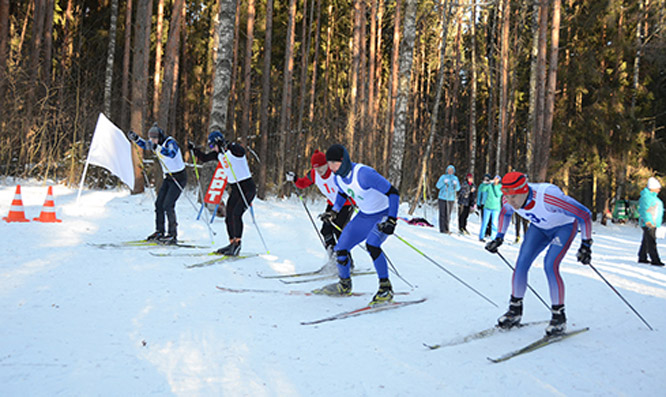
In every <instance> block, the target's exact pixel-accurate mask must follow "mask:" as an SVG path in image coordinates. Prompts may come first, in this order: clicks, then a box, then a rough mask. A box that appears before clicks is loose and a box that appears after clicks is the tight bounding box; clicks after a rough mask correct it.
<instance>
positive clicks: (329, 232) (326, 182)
mask: <svg viewBox="0 0 666 397" xmlns="http://www.w3.org/2000/svg"><path fill="white" fill-rule="evenodd" d="M310 163H311V164H312V169H311V170H310V171H309V172H308V174H307V175H306V176H305V177H303V178H298V179H296V181H294V179H295V177H296V176H295V174H294V173H293V172H288V173H287V181H290V182H294V185H295V186H296V187H297V188H299V189H305V188H307V187H308V186H312V185H313V184H314V185H316V186H317V188H319V191H320V192H321V193H322V194H323V195H324V197H326V199H327V202H328V203H327V205H326V210H325V212H326V211H330V210H331V209H332V208H333V202H334V201H335V198H336V197H337V195H338V187H337V185H336V184H335V180H334V179H335V174H334V173H333V172H332V171H331V170H330V169H329V168H328V163H326V155H325V154H324V153H322V152H320V151H319V150H315V152H314V154H312V158H311V159H310ZM353 209H354V207H353V206H352V205H351V203H350V202H349V200H347V201H345V204H344V205H343V206H342V208H341V209H340V212H338V215H337V217H336V218H335V219H334V220H333V223H334V224H335V225H337V226H338V227H337V228H336V227H335V226H333V225H332V224H331V223H330V222H322V227H321V235H322V236H324V244H325V245H326V251H328V255H329V258H330V259H329V261H328V263H327V264H326V265H325V266H324V268H328V267H333V266H334V265H335V263H336V261H337V258H336V256H335V251H334V248H335V243H336V240H337V239H339V238H340V233H341V231H342V229H344V227H345V225H346V224H347V222H349V219H350V218H351V215H352V213H353ZM329 264H330V266H329Z"/></svg>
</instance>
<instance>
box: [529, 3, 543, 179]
mask: <svg viewBox="0 0 666 397" xmlns="http://www.w3.org/2000/svg"><path fill="white" fill-rule="evenodd" d="M533 1H534V3H533V5H532V24H531V27H532V29H531V31H532V46H531V49H530V86H529V109H528V114H527V125H528V128H529V133H528V136H527V139H526V142H527V148H526V149H527V150H526V153H525V155H526V156H525V157H526V163H527V174H528V175H531V176H534V172H533V170H534V155H535V154H536V153H535V144H536V142H535V138H536V137H535V125H536V113H537V105H536V104H537V100H536V98H537V58H538V55H539V10H540V9H541V5H540V1H541V0H533Z"/></svg>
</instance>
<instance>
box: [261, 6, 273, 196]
mask: <svg viewBox="0 0 666 397" xmlns="http://www.w3.org/2000/svg"><path fill="white" fill-rule="evenodd" d="M272 49H273V0H266V32H265V38H264V65H263V67H262V71H261V110H260V118H261V126H260V128H261V132H260V134H261V148H260V149H259V156H260V158H261V160H262V161H261V165H260V166H259V190H258V196H259V198H261V199H264V198H265V197H266V171H267V169H266V162H267V161H268V158H267V157H268V156H267V154H268V105H269V104H270V100H271V51H272Z"/></svg>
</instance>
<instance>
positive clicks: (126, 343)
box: [0, 180, 666, 396]
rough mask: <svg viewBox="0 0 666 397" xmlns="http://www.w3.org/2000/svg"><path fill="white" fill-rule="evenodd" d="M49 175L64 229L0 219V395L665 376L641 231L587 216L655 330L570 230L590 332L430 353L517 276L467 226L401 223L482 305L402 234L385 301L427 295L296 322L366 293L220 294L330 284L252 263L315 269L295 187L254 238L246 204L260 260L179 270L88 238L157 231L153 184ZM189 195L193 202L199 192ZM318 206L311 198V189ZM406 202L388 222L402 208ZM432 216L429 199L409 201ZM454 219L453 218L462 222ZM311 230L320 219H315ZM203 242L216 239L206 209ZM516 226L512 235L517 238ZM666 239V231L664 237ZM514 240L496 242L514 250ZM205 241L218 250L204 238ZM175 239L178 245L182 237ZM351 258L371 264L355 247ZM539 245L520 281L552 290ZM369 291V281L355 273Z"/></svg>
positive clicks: (498, 338) (654, 274)
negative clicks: (77, 182) (81, 181)
mask: <svg viewBox="0 0 666 397" xmlns="http://www.w3.org/2000/svg"><path fill="white" fill-rule="evenodd" d="M16 183H17V182H16V181H14V180H4V183H3V184H2V185H0V214H2V216H6V215H7V213H8V211H9V207H10V204H11V201H12V199H13V198H14V192H15V185H16ZM20 184H21V187H22V199H23V204H24V209H25V212H26V217H28V218H30V219H32V218H34V217H37V216H39V212H40V211H41V207H42V204H43V202H44V199H45V197H46V185H45V184H44V183H41V182H38V181H34V180H27V181H25V180H24V181H20ZM76 194H77V191H76V190H75V189H71V188H67V187H65V186H62V185H55V186H54V196H55V205H56V214H57V217H58V218H59V219H62V221H63V222H62V223H57V224H48V223H39V222H30V223H24V224H18V223H6V222H4V221H3V222H0V230H1V231H2V236H3V238H2V239H1V240H0V248H1V250H0V252H1V253H2V254H1V256H0V310H1V311H2V324H1V326H0V395H2V396H24V395H25V396H27V395H29V396H78V395H82V396H83V395H85V396H89V395H99V396H119V395H160V396H161V395H176V396H210V395H221V396H312V395H324V396H325V395H348V396H408V395H412V396H428V395H429V396H433V395H436V396H439V395H442V396H444V395H447V396H448V395H451V396H454V395H494V396H515V395H530V396H533V395H557V396H561V395H566V396H573V395H576V396H579V395H586V396H587V395H590V396H629V395H630V396H657V395H664V390H666V377H665V376H664V375H663V371H664V365H665V364H666V359H665V358H666V343H664V340H665V337H666V335H665V334H664V331H663V330H664V329H666V316H664V313H665V310H664V307H665V304H666V269H664V268H655V267H650V266H649V265H642V264H640V265H639V264H637V263H636V259H637V256H636V252H637V251H638V247H639V245H640V239H641V231H640V229H638V228H637V227H635V226H632V225H614V224H611V225H608V226H606V227H604V226H601V225H599V224H598V223H595V224H594V225H593V230H594V236H593V238H594V245H593V247H592V252H593V257H592V258H593V264H594V265H595V266H596V267H597V269H599V271H600V272H601V273H602V274H603V275H604V276H605V277H606V278H607V279H608V280H609V281H610V282H611V283H613V285H614V286H615V287H616V288H617V289H618V290H619V291H620V293H622V294H623V296H624V297H625V298H626V299H627V300H628V301H629V302H630V303H631V304H632V305H633V306H634V307H635V308H636V309H637V310H638V311H639V312H640V313H641V315H642V316H643V317H644V318H645V319H646V320H647V321H648V322H649V323H650V324H651V325H652V326H653V327H654V328H655V331H649V330H648V329H647V327H646V326H645V325H644V324H643V323H642V322H641V321H640V320H639V319H638V317H636V316H635V314H634V313H633V312H632V311H631V310H630V309H629V308H628V307H627V306H626V305H624V303H623V302H622V301H621V300H620V299H619V298H618V297H617V296H616V295H615V294H614V293H613V292H612V291H611V290H610V288H608V286H607V285H606V284H605V283H604V282H603V281H602V280H601V279H599V278H598V276H597V275H596V274H595V273H594V272H593V271H592V270H591V269H588V268H586V267H585V266H583V265H580V264H578V263H577V262H576V261H575V252H576V250H577V248H578V246H579V244H580V240H579V237H577V240H576V241H575V242H574V243H573V245H572V248H571V249H570V251H569V253H568V254H567V256H566V258H565V259H564V261H563V263H562V268H561V270H562V275H563V278H564V280H565V284H566V305H567V306H566V308H567V317H568V321H569V323H568V324H569V327H570V328H571V329H573V328H579V327H590V331H589V332H586V333H585V334H582V335H580V336H576V337H573V338H571V339H567V340H566V341H562V342H559V343H556V344H553V345H551V346H548V347H545V348H543V349H540V350H538V351H535V352H532V353H528V354H526V355H523V356H520V357H516V358H514V359H512V360H510V361H507V362H504V363H500V364H492V363H489V362H488V360H487V359H486V357H487V356H491V357H498V356H500V355H502V354H504V353H506V352H508V351H511V350H514V349H516V348H519V347H521V346H523V345H525V344H527V343H529V342H531V341H533V340H536V339H537V338H539V337H540V336H542V334H543V327H540V326H536V327H526V328H524V329H520V330H517V331H516V332H507V333H500V334H497V335H494V336H492V337H489V338H485V339H480V340H475V341H471V342H468V343H464V344H460V345H456V346H448V347H444V348H441V349H438V350H435V351H429V350H428V349H427V348H424V347H423V345H422V343H424V342H425V343H430V344H435V343H443V342H446V341H451V340H455V339H457V338H462V337H464V336H465V335H468V334H470V333H473V332H476V331H480V330H482V329H485V328H488V327H489V326H492V324H494V323H495V321H496V319H497V317H498V316H500V315H501V314H502V313H503V312H504V311H505V309H506V306H507V302H508V299H509V295H510V293H511V286H510V279H511V271H510V270H509V268H508V267H507V266H506V264H504V263H503V262H502V261H501V259H500V258H499V257H496V256H494V255H492V254H490V253H488V252H487V251H485V250H484V249H483V244H482V243H480V242H479V241H478V240H477V238H476V236H477V235H478V230H479V229H478V228H479V220H478V217H477V216H476V215H474V214H472V215H470V218H469V227H468V228H469V229H470V232H471V236H460V235H456V234H453V235H443V234H440V233H438V232H437V230H438V228H437V227H435V228H423V227H418V226H409V225H407V224H406V223H404V222H399V223H398V227H397V229H396V232H397V233H398V234H399V235H400V236H401V237H403V238H405V239H406V240H407V241H409V242H410V243H411V244H413V245H414V246H416V247H417V248H418V249H420V250H422V251H423V252H425V253H426V254H427V255H428V256H430V257H431V258H432V259H434V260H435V261H437V262H438V263H439V264H441V265H442V266H444V267H446V268H447V270H449V271H450V272H452V273H454V274H455V275H456V276H458V277H460V278H461V279H463V280H464V281H465V282H467V283H468V284H470V285H471V286H472V287H474V288H475V289H477V290H479V291H480V292H481V293H483V294H484V295H486V296H488V297H489V298H490V299H491V300H493V301H494V302H495V303H496V304H497V305H498V306H499V308H495V307H493V306H492V305H490V304H489V303H488V302H486V301H484V300H483V299H481V298H480V297H479V296H478V295H476V294H475V293H473V292H472V291H470V290H468V289H467V288H466V287H464V286H463V285H462V284H460V283H458V282H457V281H456V280H454V279H453V278H452V277H450V276H449V275H447V274H446V273H445V272H443V271H441V270H440V269H438V268H437V267H436V266H434V265H433V264H432V263H430V262H428V261H427V260H426V259H425V258H423V257H422V256H421V255H420V254H418V253H417V252H416V251H414V250H412V249H411V248H409V247H408V246H406V245H405V244H404V243H402V242H401V241H400V240H398V239H397V238H394V237H391V238H389V239H388V240H387V242H386V243H385V244H384V246H383V247H384V249H385V252H386V253H387V255H388V256H389V258H390V259H391V260H392V261H393V263H394V264H395V265H396V267H397V268H398V270H399V272H400V273H401V275H402V276H403V277H405V278H406V279H407V280H408V281H409V282H410V283H412V284H414V285H415V286H416V288H415V289H414V290H410V288H409V287H408V286H407V285H406V284H405V283H403V282H402V281H400V279H398V278H397V277H395V276H394V275H391V280H392V283H393V286H394V289H395V290H397V291H409V292H410V294H409V295H407V296H404V297H403V296H398V297H397V298H396V299H397V300H399V299H404V300H412V299H419V298H424V297H425V298H428V301H427V302H425V303H423V304H420V305H413V306H407V307H404V308H400V309H397V310H389V311H386V312H380V313H376V314H369V315H367V316H360V317H354V318H349V319H345V320H339V321H334V322H329V323H323V324H319V325H315V326H303V325H300V322H301V321H309V320H316V319H319V318H323V317H327V316H330V315H333V314H336V313H339V312H343V311H347V310H353V309H356V308H359V307H362V306H363V305H365V304H367V302H368V300H369V299H370V296H371V295H369V296H364V297H349V298H338V299H334V298H329V297H322V296H288V295H276V294H253V293H243V294H234V293H225V292H221V291H218V290H217V289H216V288H215V285H223V286H226V287H230V288H252V289H273V290H274V289H283V290H286V291H288V290H296V289H298V290H304V291H309V290H311V289H313V288H316V287H319V286H321V285H323V284H325V283H326V282H327V281H326V280H325V281H320V282H315V283H305V284H294V285H283V284H282V283H280V282H279V280H276V279H262V278H260V277H258V276H257V272H260V273H262V274H265V275H268V274H279V273H282V274H286V273H291V272H303V271H309V270H314V269H318V268H319V267H321V266H322V265H323V264H324V263H325V261H326V253H325V251H324V249H323V248H321V243H320V241H319V239H318V238H317V236H316V235H315V232H314V228H313V226H312V224H311V223H310V220H309V218H308V217H307V214H306V213H305V211H304V209H303V207H302V204H301V202H300V201H299V200H298V198H296V197H292V198H289V199H285V200H278V199H275V198H271V199H268V200H266V201H260V200H255V202H254V211H255V216H256V220H257V222H258V224H259V227H260V229H261V232H262V234H263V235H264V238H265V239H266V243H267V245H268V247H269V249H270V254H268V255H267V254H265V250H264V248H263V245H262V243H261V240H260V238H259V235H258V233H257V230H256V226H255V225H254V224H253V222H252V217H251V216H250V215H249V213H246V215H245V217H244V221H245V231H244V235H243V252H245V253H264V254H263V255H261V256H258V257H252V258H247V259H243V260H239V261H234V262H228V263H220V264H216V265H213V266H209V267H205V268H196V269H186V268H185V266H186V265H188V264H192V263H196V262H197V261H199V260H201V258H196V257H176V256H173V257H156V256H153V255H150V254H149V252H148V251H150V250H152V251H160V250H168V249H170V248H163V247H152V248H130V249H99V248H96V247H93V246H91V245H89V244H88V243H106V242H120V241H124V240H136V239H141V238H144V237H145V236H147V235H148V234H150V233H151V232H152V231H153V225H154V208H153V203H152V198H151V196H150V194H149V193H144V194H142V195H136V196H131V195H129V193H128V192H127V191H126V190H124V189H117V190H106V191H89V190H86V191H84V192H83V194H82V196H81V200H80V202H79V203H78V204H77V203H76ZM187 194H189V195H190V197H192V198H193V200H194V197H195V196H194V193H193V192H191V191H190V192H188V193H187ZM306 203H307V205H308V208H309V210H310V212H311V213H312V214H318V213H320V212H322V211H323V209H324V207H325V203H324V201H323V199H321V200H319V199H317V200H311V199H310V200H307V201H306ZM407 209H408V205H407V204H406V203H403V204H402V205H401V208H400V216H409V215H408V214H407ZM424 211H425V214H426V215H427V216H426V218H427V219H428V220H430V221H431V222H436V220H437V216H436V210H435V208H434V207H432V206H431V207H426V208H425V210H424V209H423V208H420V209H418V210H417V212H416V213H415V214H414V216H419V217H421V216H423V215H424ZM177 213H178V221H179V233H180V235H179V238H180V239H182V240H187V241H188V243H192V244H203V245H209V244H210V243H211V242H210V239H209V235H208V230H207V228H206V226H205V225H204V224H203V223H202V222H201V221H196V219H195V217H196V212H195V211H194V209H193V208H192V206H191V204H190V203H189V202H188V200H186V199H184V198H181V199H180V200H179V201H178V203H177ZM456 219H457V217H456V216H454V217H453V221H452V230H457V225H456ZM317 227H319V224H317ZM213 229H214V230H215V231H216V232H217V236H215V245H214V247H216V248H217V247H219V246H222V245H226V243H227V242H226V228H225V225H224V221H223V220H222V219H219V218H218V219H216V220H215V223H214V224H213ZM514 231H515V228H514V225H512V226H511V227H510V228H509V231H508V233H507V238H506V240H507V241H513V240H514V239H515V235H514ZM658 244H659V246H660V248H661V251H662V252H663V253H664V255H666V251H664V241H663V240H660V241H659V242H658ZM518 248H519V245H517V244H514V245H512V244H504V245H503V246H502V247H501V248H500V251H501V252H502V254H503V255H504V257H505V258H507V259H508V260H509V261H510V262H512V265H513V261H515V258H516V256H517V254H518ZM211 249H212V248H211ZM179 250H180V249H179ZM352 255H353V256H354V260H355V261H356V266H357V267H358V268H371V267H372V263H371V261H370V258H369V256H368V254H367V253H366V252H364V251H363V250H362V249H361V248H360V247H357V248H355V249H354V250H353V251H352ZM542 261H543V254H542V255H541V256H540V257H539V258H538V259H537V260H536V261H535V263H534V265H533V269H532V270H531V271H530V274H529V275H530V278H529V281H530V285H531V286H532V287H533V288H535V289H536V290H537V291H538V292H539V294H540V295H541V296H542V297H544V299H546V301H548V300H549V294H548V289H547V283H546V278H545V275H544V272H543V265H542ZM353 283H354V286H353V289H354V291H358V292H369V293H372V292H374V291H376V289H377V279H376V277H375V276H372V275H370V276H361V277H356V278H354V279H353ZM549 317H550V313H549V312H548V310H547V309H546V308H545V307H544V306H543V305H542V304H541V302H539V301H538V300H537V299H536V298H535V297H534V296H533V295H532V294H531V292H530V291H529V290H528V292H527V295H526V297H525V312H524V321H538V320H546V319H548V318H549Z"/></svg>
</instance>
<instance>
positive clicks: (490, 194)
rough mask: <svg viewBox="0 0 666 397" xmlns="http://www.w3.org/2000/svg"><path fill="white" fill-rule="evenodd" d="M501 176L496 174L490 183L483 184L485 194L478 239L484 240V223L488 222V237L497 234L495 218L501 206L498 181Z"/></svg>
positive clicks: (500, 191)
mask: <svg viewBox="0 0 666 397" xmlns="http://www.w3.org/2000/svg"><path fill="white" fill-rule="evenodd" d="M501 180H502V178H501V177H500V176H499V175H497V176H495V179H493V182H492V183H489V184H487V185H486V186H484V193H485V195H486V199H485V203H484V205H483V219H482V220H481V230H479V240H480V241H483V242H485V241H486V239H485V238H484V236H485V233H486V230H485V229H486V227H485V225H487V224H488V222H490V238H491V239H494V238H495V236H496V235H497V219H498V217H499V212H500V209H501V208H502V190H501V185H500V181H501Z"/></svg>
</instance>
